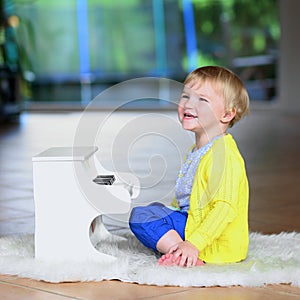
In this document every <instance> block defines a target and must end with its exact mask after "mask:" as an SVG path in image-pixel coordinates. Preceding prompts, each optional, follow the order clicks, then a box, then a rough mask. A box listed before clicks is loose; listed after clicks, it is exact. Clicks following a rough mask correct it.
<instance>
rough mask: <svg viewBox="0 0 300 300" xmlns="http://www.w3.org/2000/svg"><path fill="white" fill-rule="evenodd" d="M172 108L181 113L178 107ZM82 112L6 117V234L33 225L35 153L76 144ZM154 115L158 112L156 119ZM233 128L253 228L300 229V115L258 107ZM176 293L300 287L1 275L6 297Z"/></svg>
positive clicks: (271, 292) (198, 295)
mask: <svg viewBox="0 0 300 300" xmlns="http://www.w3.org/2000/svg"><path fill="white" fill-rule="evenodd" d="M162 113H163V112H162ZM99 114H100V113H99ZM126 114H130V113H129V112H123V113H119V118H120V119H121V118H122V117H123V116H124V115H126ZM131 114H132V112H131ZM146 114H147V113H146ZM168 114H169V115H170V116H172V117H174V119H176V115H175V113H170V112H169V113H168ZM79 118H80V113H68V114H63V113H60V114H49V113H48V114H46V113H44V114H39V113H31V114H23V115H22V117H21V121H20V123H19V124H12V125H3V124H1V125H0V236H3V235H11V234H24V233H34V202H33V185H32V163H31V157H32V156H33V155H35V154H37V153H38V152H40V151H43V150H45V148H48V147H51V146H66V145H72V141H73V136H74V132H75V128H76V124H77V122H78V120H79ZM155 122H156V120H155V116H153V124H155ZM162 126H163V124H162ZM232 134H233V135H234V136H235V138H236V140H237V142H238V144H239V146H240V149H241V152H242V154H243V155H244V158H245V160H246V165H247V170H248V175H249V182H250V190H251V193H250V209H249V223H250V229H251V230H252V231H259V232H262V233H268V234H269V233H279V232H281V231H298V232H300V217H299V216H300V201H299V197H300V196H299V195H300V159H299V157H300V116H299V115H287V114H283V113H281V112H279V111H276V110H256V111H253V112H252V113H251V115H250V116H249V117H248V118H247V119H246V120H244V121H243V122H241V124H238V125H237V126H236V128H233V130H232ZM107 139H109V136H107ZM187 146H188V145H187ZM153 192H154V191H153ZM175 297H177V298H178V299H206V300H213V299H228V300H229V299H230V300H232V299H239V300H243V299H247V300H248V299H264V300H268V299H272V300H279V299H280V300H281V299H282V300H283V299H300V289H299V288H295V287H291V286H290V285H276V286H264V287H260V288H242V287H227V288H222V287H212V288H192V287H191V288H180V287H156V286H145V285H138V284H128V283H122V282H118V281H107V282H81V283H61V284H50V283H45V282H39V281H35V280H29V279H24V278H17V277H13V276H6V275H0V298H1V299H5V300H9V299H22V300H26V299H43V300H47V299H174V298H175Z"/></svg>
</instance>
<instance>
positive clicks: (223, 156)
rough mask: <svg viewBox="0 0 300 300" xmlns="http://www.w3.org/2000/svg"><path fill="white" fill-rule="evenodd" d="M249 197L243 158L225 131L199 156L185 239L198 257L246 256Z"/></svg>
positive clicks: (219, 259) (219, 260)
mask: <svg viewBox="0 0 300 300" xmlns="http://www.w3.org/2000/svg"><path fill="white" fill-rule="evenodd" d="M248 199H249V187H248V179H247V175H246V169H245V164H244V160H243V158H242V156H241V154H240V152H239V150H238V148H237V145H236V143H235V141H234V139H233V138H232V136H231V135H230V134H227V135H225V136H224V137H222V138H219V139H218V140H216V141H215V142H214V144H213V146H212V147H211V149H210V150H209V151H208V152H207V153H206V154H205V155H204V157H203V158H202V159H201V162H200V164H199V166H198V168H197V171H196V174H195V179H194V183H193V187H192V192H191V196H190V208H189V211H188V219H187V223H186V228H185V240H188V241H190V242H191V243H192V244H193V245H195V246H196V247H197V248H198V250H199V258H200V259H202V260H203V261H205V262H207V263H230V262H238V261H241V260H243V259H245V258H246V256H247V252H248V243H249V238H248ZM174 204H175V206H178V204H177V202H176V200H175V202H173V205H174Z"/></svg>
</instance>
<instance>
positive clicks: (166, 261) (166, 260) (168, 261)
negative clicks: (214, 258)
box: [157, 253, 205, 266]
mask: <svg viewBox="0 0 300 300" xmlns="http://www.w3.org/2000/svg"><path fill="white" fill-rule="evenodd" d="M157 263H158V264H159V265H160V266H178V265H179V263H180V256H179V257H177V259H176V260H175V261H174V255H173V254H172V253H167V254H164V255H162V256H161V258H160V259H159V260H158V261H157ZM204 265H205V263H204V262H203V261H202V260H201V259H199V258H198V259H197V263H196V266H204Z"/></svg>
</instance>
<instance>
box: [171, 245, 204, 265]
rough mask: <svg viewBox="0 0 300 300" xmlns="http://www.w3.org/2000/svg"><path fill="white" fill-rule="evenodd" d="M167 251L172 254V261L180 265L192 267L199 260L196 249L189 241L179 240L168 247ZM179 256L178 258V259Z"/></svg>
mask: <svg viewBox="0 0 300 300" xmlns="http://www.w3.org/2000/svg"><path fill="white" fill-rule="evenodd" d="M169 253H172V254H173V261H174V262H177V261H179V263H177V265H178V266H180V267H184V266H186V267H192V266H196V265H197V263H198V262H199V260H198V255H199V251H198V249H197V248H196V247H195V246H194V245H193V244H192V243H190V242H189V241H183V242H180V243H178V244H176V245H174V246H173V247H171V248H170V250H169ZM179 257H180V260H179Z"/></svg>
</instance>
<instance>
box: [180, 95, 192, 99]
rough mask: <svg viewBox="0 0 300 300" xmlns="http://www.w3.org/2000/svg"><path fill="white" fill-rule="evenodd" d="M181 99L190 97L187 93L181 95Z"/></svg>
mask: <svg viewBox="0 0 300 300" xmlns="http://www.w3.org/2000/svg"><path fill="white" fill-rule="evenodd" d="M181 99H185V100H188V99H190V97H189V96H188V95H181Z"/></svg>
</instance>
